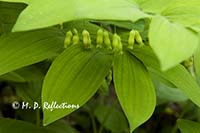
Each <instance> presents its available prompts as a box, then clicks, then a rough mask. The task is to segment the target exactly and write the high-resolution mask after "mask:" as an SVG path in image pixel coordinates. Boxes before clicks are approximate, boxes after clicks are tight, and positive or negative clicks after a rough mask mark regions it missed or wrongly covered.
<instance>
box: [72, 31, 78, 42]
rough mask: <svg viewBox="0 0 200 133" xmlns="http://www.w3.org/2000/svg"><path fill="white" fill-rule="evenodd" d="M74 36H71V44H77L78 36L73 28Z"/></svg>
mask: <svg viewBox="0 0 200 133" xmlns="http://www.w3.org/2000/svg"><path fill="white" fill-rule="evenodd" d="M73 32H74V36H73V37H72V41H73V45H77V44H79V36H78V31H77V30H76V29H73Z"/></svg>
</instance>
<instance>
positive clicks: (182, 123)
mask: <svg viewBox="0 0 200 133" xmlns="http://www.w3.org/2000/svg"><path fill="white" fill-rule="evenodd" d="M177 123H178V127H179V129H180V130H181V133H199V132H200V124H199V123H197V122H193V121H190V120H184V119H179V120H178V121H177Z"/></svg>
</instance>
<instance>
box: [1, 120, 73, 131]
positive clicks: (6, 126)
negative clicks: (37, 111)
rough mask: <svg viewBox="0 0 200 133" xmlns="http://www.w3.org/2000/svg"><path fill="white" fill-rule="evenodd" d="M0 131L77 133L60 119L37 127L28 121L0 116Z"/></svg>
mask: <svg viewBox="0 0 200 133" xmlns="http://www.w3.org/2000/svg"><path fill="white" fill-rule="evenodd" d="M0 125H1V126H0V132H1V133H24V132H28V133H55V132H56V133H66V132H69V133H77V132H76V130H75V129H73V128H72V127H70V126H69V125H68V124H67V123H64V122H62V121H58V122H55V123H53V124H51V125H49V126H47V127H38V126H36V125H33V124H31V123H28V122H24V121H20V120H14V119H6V118H0Z"/></svg>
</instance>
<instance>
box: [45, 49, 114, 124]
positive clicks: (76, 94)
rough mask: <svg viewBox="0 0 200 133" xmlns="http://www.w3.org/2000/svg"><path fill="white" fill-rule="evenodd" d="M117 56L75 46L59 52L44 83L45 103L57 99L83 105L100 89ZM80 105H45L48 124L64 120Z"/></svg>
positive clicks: (59, 102)
mask: <svg viewBox="0 0 200 133" xmlns="http://www.w3.org/2000/svg"><path fill="white" fill-rule="evenodd" d="M112 59H113V55H112V54H111V53H110V52H106V51H101V50H99V49H91V50H84V49H82V48H79V47H76V46H72V47H70V48H68V49H66V50H65V51H64V52H63V53H62V54H61V55H59V56H58V57H57V58H56V59H55V61H54V62H53V64H52V66H51V67H50V69H49V71H48V73H47V75H46V77H45V80H44V84H43V89H42V101H43V102H42V103H44V102H48V103H51V102H52V101H56V102H57V103H58V104H61V103H65V102H67V103H68V104H74V105H77V104H78V105H79V106H82V105H83V104H85V103H86V102H87V101H88V100H89V99H90V98H91V97H92V96H93V95H94V93H95V92H96V91H97V89H98V88H99V87H100V85H101V83H102V82H103V80H104V78H105V76H106V75H107V74H108V72H109V69H110V68H111V65H112ZM76 109H77V108H65V109H54V110H53V111H51V110H48V109H45V108H43V110H44V122H43V123H44V125H48V124H50V123H52V122H53V121H55V120H57V119H60V118H62V117H64V116H66V115H68V114H69V113H71V112H72V111H74V110H76Z"/></svg>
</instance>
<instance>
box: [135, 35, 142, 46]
mask: <svg viewBox="0 0 200 133" xmlns="http://www.w3.org/2000/svg"><path fill="white" fill-rule="evenodd" d="M135 40H136V42H137V43H138V44H139V47H142V46H144V43H143V41H142V37H141V36H140V33H139V32H138V31H135Z"/></svg>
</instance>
